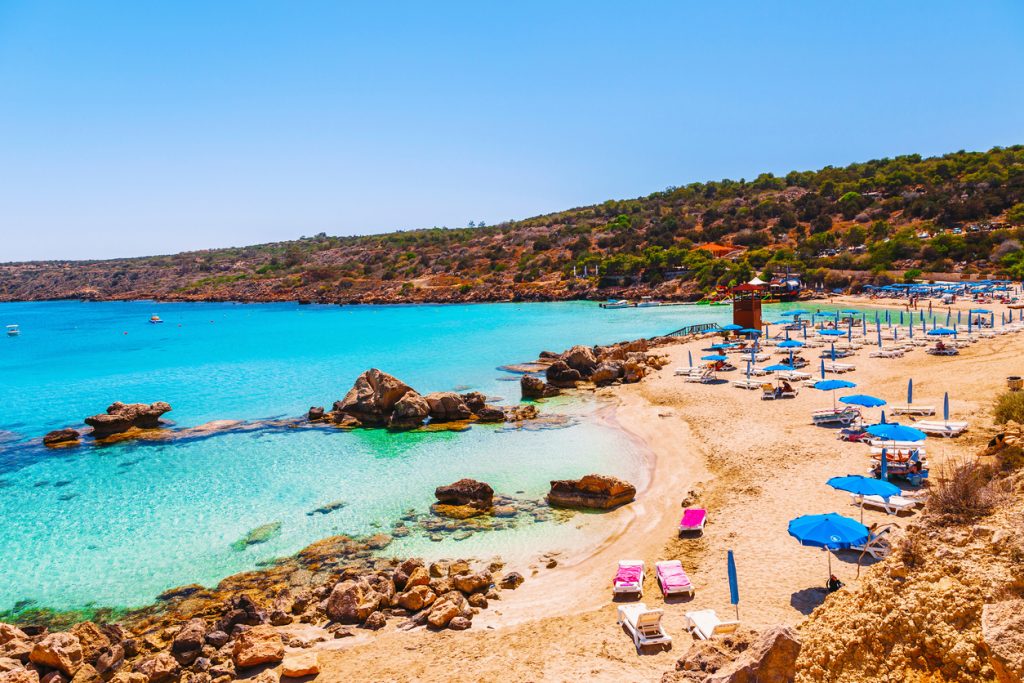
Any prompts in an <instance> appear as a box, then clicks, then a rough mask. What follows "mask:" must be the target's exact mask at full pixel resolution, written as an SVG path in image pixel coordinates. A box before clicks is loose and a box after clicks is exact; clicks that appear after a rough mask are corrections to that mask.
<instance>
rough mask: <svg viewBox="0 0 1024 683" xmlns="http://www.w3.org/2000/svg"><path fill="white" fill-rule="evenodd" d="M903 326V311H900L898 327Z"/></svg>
mask: <svg viewBox="0 0 1024 683" xmlns="http://www.w3.org/2000/svg"><path fill="white" fill-rule="evenodd" d="M902 324H903V311H900V325H902Z"/></svg>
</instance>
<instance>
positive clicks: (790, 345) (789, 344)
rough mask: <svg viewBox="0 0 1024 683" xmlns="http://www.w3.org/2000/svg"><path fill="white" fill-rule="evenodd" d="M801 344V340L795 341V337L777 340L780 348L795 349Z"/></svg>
mask: <svg viewBox="0 0 1024 683" xmlns="http://www.w3.org/2000/svg"><path fill="white" fill-rule="evenodd" d="M803 345H804V343H803V342H802V341H797V340H796V339H787V340H786V341H783V342H779V348H780V349H796V348H799V347H801V346H803Z"/></svg>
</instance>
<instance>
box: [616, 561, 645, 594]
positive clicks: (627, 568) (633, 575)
mask: <svg viewBox="0 0 1024 683" xmlns="http://www.w3.org/2000/svg"><path fill="white" fill-rule="evenodd" d="M643 587H644V563H643V560H620V561H619V569H618V571H617V572H616V573H615V579H613V581H612V592H613V593H636V594H637V595H639V596H642V595H643Z"/></svg>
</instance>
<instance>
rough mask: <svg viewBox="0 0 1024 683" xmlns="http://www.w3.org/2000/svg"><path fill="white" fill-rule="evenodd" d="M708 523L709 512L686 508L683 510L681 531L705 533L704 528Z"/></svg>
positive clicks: (680, 522) (680, 524)
mask: <svg viewBox="0 0 1024 683" xmlns="http://www.w3.org/2000/svg"><path fill="white" fill-rule="evenodd" d="M707 523H708V511H707V510H704V509H702V508H686V509H685V510H683V518H682V519H681V520H679V530H680V531H699V532H700V533H701V534H703V533H704V526H705V525H706V524H707Z"/></svg>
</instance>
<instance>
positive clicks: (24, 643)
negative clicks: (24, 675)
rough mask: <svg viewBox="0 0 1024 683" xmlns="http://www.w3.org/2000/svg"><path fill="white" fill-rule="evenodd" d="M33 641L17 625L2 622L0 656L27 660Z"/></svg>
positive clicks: (0, 627) (0, 628) (0, 625)
mask: <svg viewBox="0 0 1024 683" xmlns="http://www.w3.org/2000/svg"><path fill="white" fill-rule="evenodd" d="M30 652H32V641H31V640H29V637H28V635H27V634H26V633H25V632H24V631H22V630H21V629H20V628H18V627H17V626H13V625H11V624H2V623H0V657H8V658H10V659H17V660H21V661H27V660H28V656H29V653H30Z"/></svg>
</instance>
